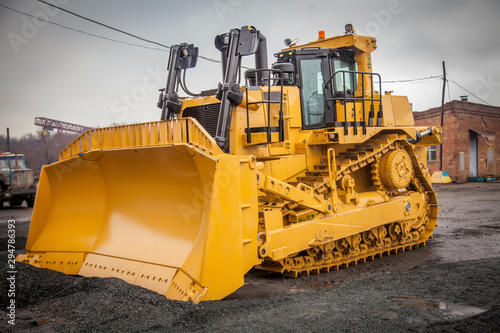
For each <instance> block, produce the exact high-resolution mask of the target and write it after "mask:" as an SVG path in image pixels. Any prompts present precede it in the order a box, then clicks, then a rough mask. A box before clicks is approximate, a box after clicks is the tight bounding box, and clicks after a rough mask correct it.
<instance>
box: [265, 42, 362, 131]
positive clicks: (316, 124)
mask: <svg viewBox="0 0 500 333" xmlns="http://www.w3.org/2000/svg"><path fill="white" fill-rule="evenodd" d="M276 57H277V58H278V62H276V63H275V64H274V65H273V69H274V68H276V69H282V68H287V71H285V70H283V69H282V71H283V73H284V77H291V78H292V80H284V84H283V85H295V86H297V87H298V88H299V89H300V98H301V106H302V127H303V128H304V129H316V128H325V127H333V126H335V122H336V118H337V117H336V114H335V110H334V109H335V103H328V101H329V100H330V101H331V100H332V99H336V98H342V97H346V98H353V97H354V95H355V91H356V86H357V75H356V73H355V72H356V70H357V66H356V58H355V54H354V52H353V51H352V50H350V49H347V48H340V49H323V48H319V47H304V48H302V49H292V50H288V51H284V52H280V53H277V54H276ZM291 69H293V73H292V72H291ZM285 73H286V74H287V76H285ZM334 74H335V75H334Z"/></svg>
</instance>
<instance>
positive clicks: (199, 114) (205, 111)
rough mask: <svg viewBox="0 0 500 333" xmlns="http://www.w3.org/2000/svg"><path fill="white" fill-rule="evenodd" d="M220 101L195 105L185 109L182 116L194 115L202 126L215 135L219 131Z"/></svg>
mask: <svg viewBox="0 0 500 333" xmlns="http://www.w3.org/2000/svg"><path fill="white" fill-rule="evenodd" d="M219 112H220V103H215V104H207V105H200V106H193V107H190V108H186V109H184V111H183V112H182V117H192V118H194V119H196V120H197V121H198V122H199V123H200V125H201V126H203V128H204V129H205V130H206V131H207V132H208V134H210V135H211V136H212V137H215V134H216V133H217V122H218V121H219Z"/></svg>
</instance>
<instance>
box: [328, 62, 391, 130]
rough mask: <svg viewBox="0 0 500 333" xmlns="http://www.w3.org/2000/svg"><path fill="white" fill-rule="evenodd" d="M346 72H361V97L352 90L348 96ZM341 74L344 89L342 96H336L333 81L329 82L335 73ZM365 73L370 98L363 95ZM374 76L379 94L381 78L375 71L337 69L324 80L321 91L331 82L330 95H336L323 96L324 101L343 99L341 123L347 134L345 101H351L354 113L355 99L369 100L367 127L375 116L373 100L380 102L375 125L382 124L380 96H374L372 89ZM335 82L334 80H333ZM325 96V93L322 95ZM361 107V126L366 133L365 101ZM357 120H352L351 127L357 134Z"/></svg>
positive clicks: (335, 119) (335, 117)
mask: <svg viewBox="0 0 500 333" xmlns="http://www.w3.org/2000/svg"><path fill="white" fill-rule="evenodd" d="M346 73H347V74H355V75H358V74H361V92H362V96H361V97H356V93H355V92H354V93H353V94H352V96H348V94H347V90H346V85H345V76H346ZM340 74H341V75H342V85H343V87H344V90H343V96H336V95H337V91H336V89H335V83H333V84H331V82H332V80H333V79H334V78H335V76H336V75H340ZM365 75H368V76H369V80H370V98H367V97H365ZM374 76H376V77H378V86H379V90H378V91H379V96H380V94H381V92H382V80H381V78H380V74H377V73H371V72H357V71H337V72H335V73H333V75H332V76H330V78H329V79H328V80H327V81H326V83H325V84H324V85H323V91H325V90H326V87H327V86H328V84H331V87H332V88H331V89H332V96H336V97H332V98H325V101H326V102H327V103H328V102H331V101H337V100H341V101H343V104H344V119H345V121H344V123H343V126H344V133H345V134H347V133H348V131H347V128H348V122H347V108H346V107H345V105H347V102H351V101H352V102H353V107H354V114H356V101H363V102H364V101H371V105H370V113H369V115H368V126H369V127H372V126H373V119H374V117H375V104H374V102H380V104H379V110H378V112H377V125H376V126H382V117H383V113H382V112H383V111H382V98H381V97H379V98H375V97H374V89H373V82H374V80H373V77H374ZM333 82H335V81H333ZM324 96H326V94H325V95H324ZM362 107H363V122H362V126H363V134H366V126H367V124H366V116H365V103H362ZM332 109H333V110H335V108H332ZM334 121H335V122H337V113H336V112H335V113H334ZM357 126H358V124H357V122H356V119H354V122H353V128H354V134H357Z"/></svg>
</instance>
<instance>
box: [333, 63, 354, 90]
mask: <svg viewBox="0 0 500 333" xmlns="http://www.w3.org/2000/svg"><path fill="white" fill-rule="evenodd" d="M333 62H334V68H335V72H336V73H337V72H339V71H351V72H354V71H356V63H355V62H351V61H344V60H340V59H334V61H333ZM355 90H356V75H355V74H354V73H338V74H336V75H335V92H336V93H337V94H340V95H343V94H344V91H345V92H347V93H349V94H352V93H353V92H354V91H355Z"/></svg>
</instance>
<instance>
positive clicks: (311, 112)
mask: <svg viewBox="0 0 500 333" xmlns="http://www.w3.org/2000/svg"><path fill="white" fill-rule="evenodd" d="M300 77H301V97H302V110H303V113H302V121H303V125H304V127H317V126H318V125H321V124H323V123H324V119H325V99H324V96H323V82H324V80H323V73H322V71H321V59H301V60H300Z"/></svg>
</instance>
